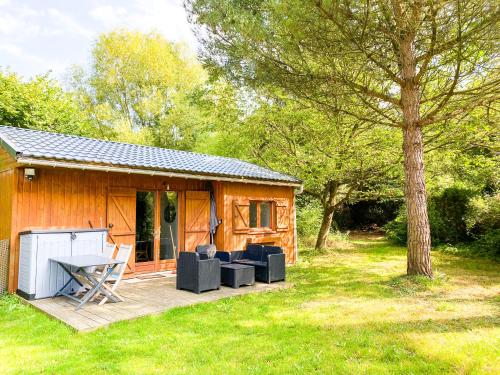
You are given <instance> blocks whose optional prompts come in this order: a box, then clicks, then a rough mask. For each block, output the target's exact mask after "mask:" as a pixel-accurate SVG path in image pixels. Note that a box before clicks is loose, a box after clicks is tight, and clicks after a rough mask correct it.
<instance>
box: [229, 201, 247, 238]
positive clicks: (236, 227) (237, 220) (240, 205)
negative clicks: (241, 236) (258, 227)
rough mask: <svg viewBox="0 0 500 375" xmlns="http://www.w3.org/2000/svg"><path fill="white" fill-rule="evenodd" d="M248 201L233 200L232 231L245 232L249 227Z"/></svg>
mask: <svg viewBox="0 0 500 375" xmlns="http://www.w3.org/2000/svg"><path fill="white" fill-rule="evenodd" d="M249 224H250V202H249V201H248V200H235V201H233V232H234V233H247V232H248V230H249V229H250V225H249Z"/></svg>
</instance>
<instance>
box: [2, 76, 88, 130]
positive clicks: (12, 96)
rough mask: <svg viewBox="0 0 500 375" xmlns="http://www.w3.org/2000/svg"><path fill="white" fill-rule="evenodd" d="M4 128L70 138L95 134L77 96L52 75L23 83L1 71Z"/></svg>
mask: <svg viewBox="0 0 500 375" xmlns="http://www.w3.org/2000/svg"><path fill="white" fill-rule="evenodd" d="M0 124H1V125H10V126H16V127H22V128H32V129H39V130H48V131H54V132H59V133H67V134H78V135H91V134H92V133H93V129H92V125H91V122H90V121H89V120H88V118H87V117H86V116H85V114H84V113H83V112H82V111H80V109H79V107H78V105H77V103H76V102H75V101H74V97H73V95H72V94H71V93H67V92H65V91H63V90H62V89H61V87H60V86H59V84H58V82H57V81H55V80H53V79H51V78H50V76H49V75H43V76H37V77H35V78H33V79H32V80H29V81H23V80H22V79H21V77H19V76H18V75H17V74H15V73H12V72H9V71H0Z"/></svg>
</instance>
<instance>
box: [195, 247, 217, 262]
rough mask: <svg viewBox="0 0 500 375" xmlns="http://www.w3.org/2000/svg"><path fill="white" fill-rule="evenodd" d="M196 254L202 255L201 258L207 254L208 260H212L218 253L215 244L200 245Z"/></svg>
mask: <svg viewBox="0 0 500 375" xmlns="http://www.w3.org/2000/svg"><path fill="white" fill-rule="evenodd" d="M196 252H197V253H198V254H200V258H201V255H202V254H205V255H206V256H207V258H208V259H212V258H213V257H214V256H215V253H216V252H217V248H216V247H215V245H214V244H211V245H198V246H196Z"/></svg>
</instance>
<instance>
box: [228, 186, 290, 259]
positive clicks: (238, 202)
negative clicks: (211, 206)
mask: <svg viewBox="0 0 500 375" xmlns="http://www.w3.org/2000/svg"><path fill="white" fill-rule="evenodd" d="M223 184H224V195H223V198H224V220H223V223H222V225H220V226H219V228H218V231H220V232H221V233H223V234H224V240H223V243H224V249H225V250H228V251H231V250H244V249H246V246H247V244H249V243H264V244H274V245H277V246H282V247H283V250H284V251H285V254H286V259H287V262H289V263H293V262H295V250H294V249H295V236H294V226H295V222H294V215H293V212H294V211H293V209H294V207H293V205H294V190H293V188H292V187H286V186H266V185H256V184H245V183H227V182H224V183H223ZM252 200H255V201H271V202H274V205H273V206H274V208H275V210H276V218H275V222H274V223H273V228H272V229H271V230H259V229H256V230H252V228H248V229H247V228H246V226H245V225H244V223H243V221H244V220H242V218H241V216H240V215H241V214H245V212H246V211H245V210H246V208H245V205H246V204H247V202H249V201H252ZM219 241H220V239H219Z"/></svg>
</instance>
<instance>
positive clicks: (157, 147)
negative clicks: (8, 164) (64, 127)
mask: <svg viewBox="0 0 500 375" xmlns="http://www.w3.org/2000/svg"><path fill="white" fill-rule="evenodd" d="M3 127H5V128H10V129H15V130H16V131H26V132H34V133H48V134H53V135H55V136H58V137H67V138H77V139H88V140H90V141H99V142H106V143H113V144H118V145H126V146H134V147H139V148H145V149H154V150H167V151H174V152H180V153H184V154H193V155H201V156H211V157H216V158H222V159H228V160H237V161H239V162H244V163H248V164H251V165H254V166H258V167H261V166H259V165H257V164H254V163H251V162H249V161H247V160H242V159H238V158H234V157H230V156H221V155H213V154H205V153H202V152H197V151H186V150H178V149H175V148H167V147H159V146H149V145H142V144H137V143H128V142H121V141H112V140H108V139H100V138H91V137H86V136H83V135H74V134H66V133H57V132H54V131H48V130H40V129H31V128H21V127H17V126H11V125H2V124H0V129H1V128H3ZM2 136H4V137H7V138H9V137H8V136H6V135H2ZM9 139H10V138H9ZM11 143H15V142H12V141H11ZM261 168H267V167H261ZM278 173H281V172H278Z"/></svg>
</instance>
